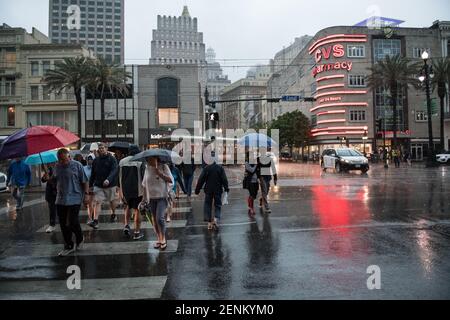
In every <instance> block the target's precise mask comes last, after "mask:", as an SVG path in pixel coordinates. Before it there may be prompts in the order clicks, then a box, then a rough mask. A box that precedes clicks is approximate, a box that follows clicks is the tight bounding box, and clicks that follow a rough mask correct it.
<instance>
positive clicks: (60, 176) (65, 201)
mask: <svg viewBox="0 0 450 320" xmlns="http://www.w3.org/2000/svg"><path fill="white" fill-rule="evenodd" d="M54 178H55V180H56V189H57V193H56V202H55V203H56V212H57V213H58V218H59V224H60V226H61V232H62V234H63V237H64V250H63V251H61V252H60V253H59V254H58V255H59V256H60V257H64V256H67V255H69V254H71V253H73V252H75V251H76V250H81V249H82V244H83V241H84V238H83V232H82V231H81V226H80V221H79V214H80V208H81V204H82V202H83V199H84V202H85V204H86V201H87V200H86V197H85V196H87V195H88V184H87V178H86V175H85V173H84V170H83V166H82V165H81V163H79V162H77V161H74V160H70V158H69V151H68V150H67V149H60V150H59V151H58V164H57V165H56V168H55V173H54ZM72 233H73V234H75V240H76V244H74V242H73V240H72Z"/></svg>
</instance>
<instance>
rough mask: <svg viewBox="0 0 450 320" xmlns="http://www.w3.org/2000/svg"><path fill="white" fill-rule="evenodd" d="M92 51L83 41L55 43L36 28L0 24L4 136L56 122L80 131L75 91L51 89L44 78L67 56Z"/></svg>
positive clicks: (1, 131)
mask: <svg viewBox="0 0 450 320" xmlns="http://www.w3.org/2000/svg"><path fill="white" fill-rule="evenodd" d="M77 56H86V57H91V56H92V52H91V51H89V50H88V49H87V48H84V47H82V46H81V45H79V44H52V43H50V40H49V38H47V37H46V36H45V35H44V34H42V33H41V32H39V31H38V30H36V29H33V32H32V33H31V34H29V33H27V31H26V30H25V29H22V28H11V27H9V26H7V25H3V26H2V27H0V136H8V135H11V134H12V133H14V132H15V131H17V130H18V129H21V128H26V127H27V126H29V125H54V126H59V127H62V128H64V129H66V130H69V131H71V132H73V133H77V131H78V127H77V105H76V100H75V97H74V94H73V92H72V91H71V90H65V91H63V92H61V93H59V94H58V93H55V92H50V91H49V88H48V86H46V84H45V83H44V82H43V81H42V79H43V77H44V75H45V73H46V71H47V70H50V69H53V68H54V66H55V63H57V62H58V61H62V60H63V59H64V58H69V57H77Z"/></svg>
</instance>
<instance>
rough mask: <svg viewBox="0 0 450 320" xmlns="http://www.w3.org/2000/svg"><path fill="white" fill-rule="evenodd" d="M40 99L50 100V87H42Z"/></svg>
mask: <svg viewBox="0 0 450 320" xmlns="http://www.w3.org/2000/svg"><path fill="white" fill-rule="evenodd" d="M42 99H43V100H50V87H49V86H43V92H42Z"/></svg>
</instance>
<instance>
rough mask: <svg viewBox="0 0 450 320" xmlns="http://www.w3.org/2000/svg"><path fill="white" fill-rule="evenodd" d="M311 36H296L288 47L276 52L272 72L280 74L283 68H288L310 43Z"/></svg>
mask: <svg viewBox="0 0 450 320" xmlns="http://www.w3.org/2000/svg"><path fill="white" fill-rule="evenodd" d="M311 38H312V37H311V36H308V35H304V36H302V37H299V38H295V40H294V43H292V44H291V45H289V46H288V47H286V48H283V50H280V51H278V52H277V53H276V54H275V57H274V59H273V60H272V63H273V71H272V72H273V73H274V74H278V73H281V72H282V71H283V70H285V69H287V67H288V66H289V65H290V63H291V62H292V60H294V59H295V57H297V56H298V54H299V53H300V51H302V49H303V48H304V47H305V46H306V45H307V44H308V42H309V41H310V40H311Z"/></svg>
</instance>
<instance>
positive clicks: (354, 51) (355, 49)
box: [347, 45, 366, 58]
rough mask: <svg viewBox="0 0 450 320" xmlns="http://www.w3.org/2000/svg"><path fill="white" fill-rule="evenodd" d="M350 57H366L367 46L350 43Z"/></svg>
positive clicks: (348, 53)
mask: <svg viewBox="0 0 450 320" xmlns="http://www.w3.org/2000/svg"><path fill="white" fill-rule="evenodd" d="M347 55H348V57H349V58H364V57H365V56H366V47H365V46H364V45H349V46H348V47H347Z"/></svg>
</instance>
